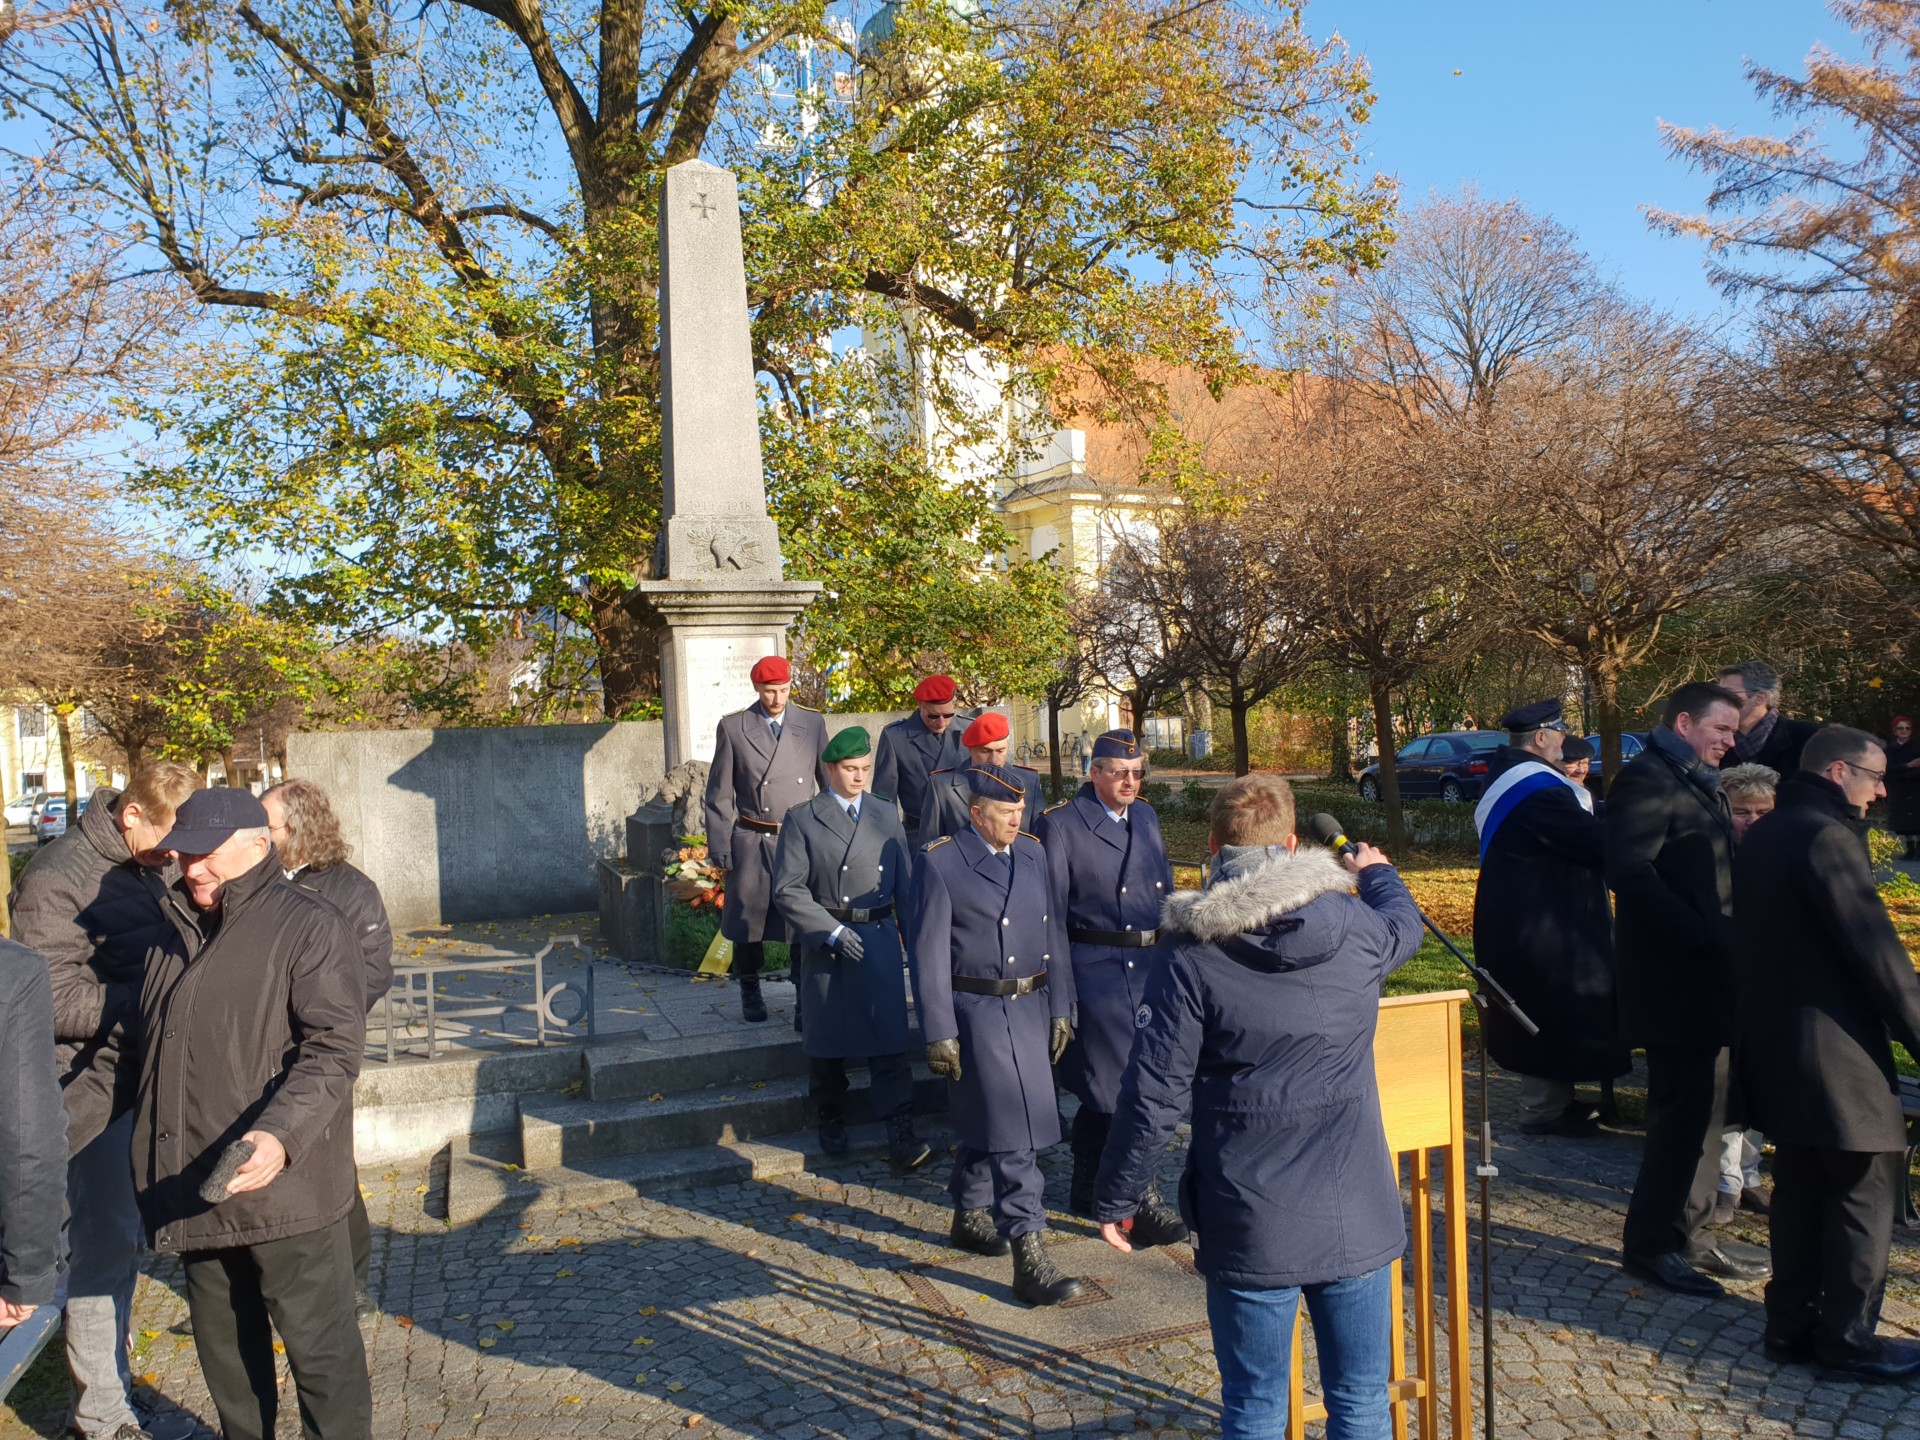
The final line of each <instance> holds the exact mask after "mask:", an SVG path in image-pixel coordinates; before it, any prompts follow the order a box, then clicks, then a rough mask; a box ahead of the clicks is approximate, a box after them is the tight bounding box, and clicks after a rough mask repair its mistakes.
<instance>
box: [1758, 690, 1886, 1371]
mask: <svg viewBox="0 0 1920 1440" xmlns="http://www.w3.org/2000/svg"><path fill="white" fill-rule="evenodd" d="M1800 764H1801V769H1800V771H1799V772H1798V773H1797V774H1795V775H1792V776H1789V777H1788V778H1787V779H1786V780H1785V781H1784V782H1783V783H1782V784H1781V786H1780V789H1779V792H1778V795H1777V797H1776V798H1777V802H1778V803H1777V804H1776V806H1775V808H1774V811H1773V813H1772V814H1771V815H1768V816H1766V817H1765V818H1764V819H1762V820H1760V821H1759V822H1758V823H1757V824H1756V825H1755V826H1754V827H1753V831H1752V833H1751V834H1750V835H1749V836H1748V837H1747V839H1746V842H1745V843H1744V844H1743V846H1742V847H1741V851H1740V863H1739V865H1738V866H1736V867H1735V870H1734V907H1733V913H1734V920H1735V926H1736V934H1737V935H1738V938H1739V945H1740V949H1739V955H1740V962H1739V963H1740V971H1739V976H1738V985H1739V1046H1738V1052H1737V1053H1738V1057H1739V1064H1740V1075H1741V1079H1742V1081H1743V1083H1744V1084H1745V1086H1746V1096H1747V1100H1748V1104H1749V1106H1750V1107H1751V1109H1752V1112H1753V1117H1752V1118H1753V1121H1754V1123H1755V1124H1756V1125H1758V1126H1760V1127H1761V1128H1762V1129H1764V1130H1765V1131H1766V1133H1767V1136H1768V1138H1769V1139H1771V1140H1772V1141H1773V1147H1774V1158H1773V1203H1772V1209H1771V1211H1770V1214H1769V1217H1768V1224H1769V1229H1770V1235H1771V1240H1772V1245H1773V1267H1774V1269H1773V1279H1772V1281H1771V1282H1770V1283H1769V1284H1768V1286H1767V1330H1766V1339H1765V1346H1766V1351H1767V1353H1768V1354H1769V1355H1771V1356H1772V1357H1773V1358H1775V1359H1776V1360H1782V1361H1788V1362H1801V1363H1804V1362H1807V1361H1812V1362H1813V1363H1815V1364H1817V1365H1818V1366H1819V1367H1820V1368H1821V1370H1822V1372H1823V1373H1824V1374H1826V1375H1828V1376H1830V1377H1832V1378H1837V1379H1856V1380H1870V1381H1871V1380H1902V1379H1905V1378H1907V1377H1908V1376H1911V1375H1916V1374H1920V1344H1916V1343H1915V1342H1913V1341H1911V1340H1889V1339H1882V1338H1881V1337H1880V1336H1878V1335H1877V1334H1876V1333H1875V1330H1876V1327H1877V1326H1878V1324H1879V1320H1880V1302H1881V1298H1882V1296H1883V1294H1884V1293H1885V1290H1886V1284H1887V1257H1888V1251H1889V1249H1890V1247H1891V1245H1892V1243H1893V1222H1894V1216H1895V1214H1896V1212H1897V1210H1898V1207H1899V1197H1900V1191H1901V1182H1902V1180H1903V1179H1904V1175H1903V1172H1904V1171H1905V1169H1906V1154H1905V1151H1906V1144H1907V1140H1906V1126H1905V1123H1904V1122H1903V1120H1902V1119H1901V1114H1900V1090H1899V1084H1898V1077H1897V1075H1896V1072H1895V1070H1894V1064H1893V1046H1892V1040H1893V1039H1898V1040H1899V1041H1900V1042H1901V1043H1902V1044H1903V1045H1905V1046H1906V1047H1907V1048H1908V1050H1909V1051H1910V1052H1911V1053H1915V1054H1920V980H1916V979H1915V977H1914V970H1913V961H1912V959H1911V958H1910V957H1909V956H1908V954H1907V951H1906V947H1905V946H1904V945H1902V944H1901V943H1900V937H1899V935H1898V934H1897V933H1896V932H1895V930H1894V928H1893V922H1892V921H1891V920H1890V919H1888V917H1887V909H1886V905H1885V903H1884V902H1883V901H1882V900H1881V898H1880V893H1879V891H1878V890H1877V889H1876V888H1875V886H1874V883H1873V867H1872V864H1871V862H1870V861H1869V860H1868V858H1867V843H1866V808H1867V806H1868V805H1870V804H1871V803H1872V802H1873V801H1874V799H1875V798H1876V797H1878V796H1880V795H1882V794H1884V793H1885V787H1884V785H1883V783H1882V782H1883V781H1884V778H1885V775H1886V753H1885V751H1883V750H1882V749H1881V747H1880V744H1879V742H1878V741H1876V740H1875V739H1874V738H1873V737H1872V736H1871V735H1868V734H1866V733H1864V732H1862V731H1859V730H1849V729H1846V728H1844V727H1840V726H1834V727H1832V728H1830V729H1826V730H1822V731H1820V732H1819V733H1818V734H1817V735H1815V736H1814V737H1813V739H1811V740H1809V741H1808V742H1807V744H1806V747H1805V749H1804V750H1802V752H1801V760H1800ZM1889 1031H1891V1032H1892V1033H1891V1035H1889Z"/></svg>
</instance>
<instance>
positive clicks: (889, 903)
mask: <svg viewBox="0 0 1920 1440" xmlns="http://www.w3.org/2000/svg"><path fill="white" fill-rule="evenodd" d="M871 752H872V742H871V741H870V739H869V738H868V736H867V732H866V731H865V730H864V729H862V728H861V727H860V726H858V725H849V726H848V727H847V728H846V729H844V730H842V731H841V732H840V733H839V734H837V735H835V736H834V737H833V738H832V739H831V740H829V741H828V742H827V748H826V750H825V751H823V752H822V753H821V756H820V763H821V764H822V765H823V766H825V768H826V772H827V786H828V788H827V789H826V790H825V791H823V792H822V793H820V794H818V795H816V796H814V797H813V799H811V800H809V801H808V802H807V803H806V804H804V805H798V806H795V807H794V808H793V809H791V810H789V811H787V818H786V823H785V824H783V825H782V826H781V827H780V848H779V853H778V855H777V857H776V859H775V863H774V882H773V903H774V905H775V906H776V907H777V908H778V910H779V911H780V916H781V918H782V919H783V920H785V921H786V924H787V930H788V932H789V933H790V934H791V935H792V937H793V939H792V944H793V945H794V946H795V955H794V967H793V968H794V975H795V978H796V981H797V983H798V984H799V986H800V1015H801V1022H800V1034H801V1039H802V1041H803V1044H804V1048H805V1050H806V1052H807V1064H808V1070H809V1074H810V1081H809V1087H808V1088H809V1090H810V1092H811V1094H812V1096H813V1103H814V1106H815V1108H816V1110H817V1112H818V1115H819V1120H820V1148H821V1149H823V1150H825V1151H826V1152H827V1154H829V1155H844V1154H846V1153H847V1125H846V1120H845V1117H844V1115H843V1113H842V1101H843V1099H844V1097H845V1095H846V1093H847V1061H848V1060H850V1059H860V1058H864V1059H865V1060H866V1062H867V1075H868V1077H869V1081H870V1085H871V1097H870V1098H871V1099H872V1101H873V1113H874V1114H875V1115H876V1116H877V1117H879V1119H880V1120H882V1121H883V1122H884V1123H885V1124H886V1127H887V1158H888V1160H889V1162H890V1163H891V1164H892V1167H893V1173H894V1174H895V1175H906V1174H909V1173H911V1172H912V1171H914V1170H917V1169H919V1168H920V1167H921V1166H922V1165H924V1164H926V1163H927V1161H928V1160H930V1159H932V1158H933V1152H932V1150H930V1149H929V1148H928V1147H927V1145H926V1142H925V1141H923V1140H921V1139H920V1138H919V1137H918V1136H916V1135H915V1134H914V1133H913V1072H912V1070H911V1069H910V1068H909V1066H908V1064H907V989H906V962H905V956H904V954H903V952H902V950H901V946H900V922H899V920H898V918H897V916H898V913H899V909H900V903H899V902H900V897H901V895H902V894H903V893H904V892H905V890H906V886H907V877H908V874H909V872H910V871H911V869H912V867H911V866H910V865H909V864H908V862H907V837H906V832H905V831H904V830H902V829H901V826H900V816H899V813H898V811H897V810H896V809H895V807H894V804H893V797H892V796H890V795H875V794H872V793H870V792H869V791H868V789H867V780H868V778H869V777H870V776H871V775H872V774H873V760H872V758H871Z"/></svg>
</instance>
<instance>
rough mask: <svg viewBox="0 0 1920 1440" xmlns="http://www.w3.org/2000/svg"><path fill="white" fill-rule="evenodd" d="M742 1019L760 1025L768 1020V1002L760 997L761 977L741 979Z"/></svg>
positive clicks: (746, 976)
mask: <svg viewBox="0 0 1920 1440" xmlns="http://www.w3.org/2000/svg"><path fill="white" fill-rule="evenodd" d="M740 1018H741V1019H743V1020H751V1021H752V1022H753V1023H754V1024H756V1025H758V1024H760V1023H761V1022H762V1021H764V1020H765V1019H766V1018H767V1002H766V1001H765V1000H763V999H762V998H761V997H760V977H759V976H758V975H742V976H741V977H740Z"/></svg>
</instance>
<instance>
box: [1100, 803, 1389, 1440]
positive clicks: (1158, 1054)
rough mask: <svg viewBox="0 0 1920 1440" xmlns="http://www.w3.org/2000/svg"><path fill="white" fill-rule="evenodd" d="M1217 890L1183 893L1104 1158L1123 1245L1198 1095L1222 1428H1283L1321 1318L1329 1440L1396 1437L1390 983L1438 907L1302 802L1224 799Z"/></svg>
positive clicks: (1172, 902) (1193, 1166)
mask: <svg viewBox="0 0 1920 1440" xmlns="http://www.w3.org/2000/svg"><path fill="white" fill-rule="evenodd" d="M1208 843H1209V844H1210V845H1211V846H1212V848H1213V852H1214V855H1215V857H1216V858H1215V862H1214V865H1213V869H1212V872H1211V874H1210V875H1209V877H1208V881H1207V888H1206V889H1205V890H1203V891H1199V892H1194V891H1182V892H1181V893H1180V894H1178V895H1174V896H1172V897H1170V898H1169V899H1168V901H1167V904H1166V910H1165V912H1164V918H1163V920H1162V924H1163V926H1164V928H1165V931H1166V933H1167V935H1168V937H1169V938H1170V940H1171V943H1172V947H1173V948H1172V953H1171V954H1170V955H1169V957H1168V959H1167V961H1166V963H1165V964H1164V965H1163V966H1162V967H1161V968H1160V970H1159V972H1158V974H1156V975H1155V977H1154V979H1153V982H1152V984H1151V985H1149V987H1148V989H1147V998H1146V1001H1145V1003H1144V1004H1142V1006H1141V1007H1140V1013H1139V1016H1138V1018H1137V1022H1136V1023H1137V1024H1138V1026H1139V1038H1138V1040H1137V1042H1136V1043H1135V1045H1134V1049H1133V1061H1132V1063H1131V1064H1130V1065H1129V1066H1128V1068H1127V1076H1126V1081H1125V1083H1124V1084H1123V1085H1122V1086H1121V1091H1120V1105H1119V1108H1118V1109H1117V1110H1116V1111H1115V1112H1114V1118H1113V1136H1112V1138H1111V1139H1110V1140H1109V1141H1108V1143H1107V1153H1106V1158H1105V1160H1104V1161H1103V1162H1102V1164H1101V1167H1100V1180H1099V1186H1098V1199H1097V1202H1096V1206H1095V1213H1096V1214H1097V1216H1098V1218H1099V1219H1100V1221H1101V1226H1100V1233H1101V1235H1102V1236H1103V1237H1104V1238H1105V1239H1106V1241H1107V1243H1108V1244H1110V1245H1112V1246H1114V1248H1115V1249H1118V1250H1121V1251H1123V1252H1124V1251H1127V1250H1130V1249H1132V1248H1133V1246H1132V1245H1131V1242H1130V1241H1129V1240H1128V1239H1127V1236H1126V1234H1125V1230H1124V1227H1125V1226H1126V1225H1127V1224H1128V1223H1130V1221H1132V1219H1133V1217H1135V1216H1136V1215H1137V1214H1138V1208H1137V1207H1138V1205H1139V1203H1140V1198H1141V1197H1142V1196H1143V1195H1144V1194H1145V1193H1146V1191H1147V1188H1148V1186H1149V1185H1150V1183H1151V1181H1152V1179H1153V1176H1154V1172H1155V1170H1156V1169H1157V1168H1158V1166H1159V1164H1160V1162H1161V1159H1162V1158H1163V1157H1164V1156H1165V1154H1166V1152H1167V1147H1168V1144H1169V1142H1171V1141H1172V1139H1173V1136H1174V1131H1175V1129H1176V1128H1177V1127H1178V1126H1179V1124H1180V1122H1181V1121H1182V1120H1183V1119H1185V1118H1186V1115H1187V1108H1188V1105H1189V1102H1191V1105H1192V1110H1193V1141H1192V1143H1191V1145H1189V1147H1188V1149H1187V1163H1186V1173H1185V1174H1184V1175H1183V1176H1182V1177H1181V1181H1180V1209H1181V1212H1182V1213H1183V1214H1184V1215H1185V1216H1186V1218H1187V1221H1188V1223H1189V1224H1191V1225H1192V1226H1193V1230H1194V1233H1195V1234H1196V1235H1197V1236H1198V1237H1199V1245H1198V1248H1197V1249H1196V1251H1195V1255H1194V1260H1195V1263H1196V1264H1197V1266H1198V1268H1199V1270H1200V1273H1201V1274H1202V1275H1204V1276H1205V1277H1206V1281H1207V1318H1208V1320H1209V1322H1210V1323H1211V1325H1212V1329H1213V1347H1214V1355H1215V1357H1216V1359H1217V1360H1218V1361H1219V1365H1220V1377H1221V1395H1220V1407H1221V1411H1222V1414H1221V1420H1222V1433H1223V1434H1224V1435H1225V1436H1227V1437H1229V1440H1232V1437H1236V1436H1241V1435H1261V1436H1267V1435H1281V1434H1285V1433H1286V1422H1287V1395H1288V1387H1289V1381H1290V1379H1291V1378H1292V1377H1291V1376H1290V1369H1291V1354H1292V1345H1291V1343H1290V1342H1291V1340H1292V1336H1293V1324H1294V1317H1295V1315H1296V1314H1297V1313H1298V1307H1299V1303H1300V1299H1301V1297H1302V1294H1303V1293H1304V1296H1305V1298H1306V1302H1307V1308H1308V1310H1309V1312H1310V1313H1311V1314H1312V1316H1313V1328H1314V1335H1315V1338H1316V1340H1317V1342H1318V1346H1317V1348H1318V1350H1319V1355H1320V1381H1321V1392H1322V1394H1324V1395H1325V1396H1326V1398H1327V1406H1328V1410H1329V1412H1330V1413H1329V1416H1328V1428H1329V1433H1331V1434H1339V1435H1351V1436H1363V1435H1364V1436H1386V1435H1388V1434H1389V1433H1390V1432H1391V1422H1390V1420H1389V1416H1388V1407H1387V1384H1388V1377H1389V1374H1390V1368H1391V1367H1390V1358H1391V1353H1392V1347H1391V1346H1390V1345H1389V1344H1388V1336H1389V1335H1390V1334H1391V1330H1392V1318H1391V1317H1392V1305H1393V1299H1394V1296H1393V1290H1392V1283H1393V1269H1392V1266H1393V1262H1394V1261H1395V1260H1397V1259H1398V1258H1399V1257H1400V1254H1401V1252H1402V1251H1403V1250H1404V1249H1405V1248H1406V1243H1407V1230H1406V1221H1405V1219H1404V1218H1403V1217H1402V1214H1401V1209H1400V1182H1399V1176H1398V1174H1397V1167H1396V1166H1395V1164H1394V1160H1393V1156H1392V1154H1391V1153H1390V1152H1389V1151H1388V1149H1387V1140H1386V1133H1385V1129H1384V1126H1383V1124H1382V1121H1381V1117H1380V1093H1379V1089H1378V1087H1377V1085H1376V1082H1375V1079H1374V1059H1373V1036H1374V1029H1375V1026H1376V1024H1377V1021H1378V1017H1379V1009H1380V985H1381V982H1382V981H1383V980H1385V979H1386V977H1387V976H1388V975H1389V974H1391V973H1392V972H1393V971H1394V970H1396V969H1398V968H1399V967H1400V966H1401V965H1403V964H1405V963H1406V962H1407V961H1408V960H1410V959H1412V958H1413V956H1414V954H1415V952H1417V951H1418V950H1419V948H1420V936H1421V922H1420V911H1419V909H1418V908H1417V907H1416V906H1415V905H1414V903H1413V897H1412V896H1411V895H1409V894H1408V893H1407V887H1406V886H1405V885H1404V884H1403V883H1402V882H1401V880H1400V877H1399V876H1398V875H1396V874H1395V873H1394V870H1393V867H1392V866H1391V865H1389V864H1388V863H1387V860H1386V857H1385V856H1384V855H1382V854H1381V853H1380V852H1379V851H1378V850H1376V849H1374V848H1373V847H1372V846H1371V845H1361V846H1359V847H1357V850H1356V853H1355V854H1354V855H1353V856H1352V858H1351V859H1348V860H1346V861H1344V862H1343V861H1342V860H1340V859H1337V858H1336V857H1335V856H1334V855H1333V854H1332V853H1331V852H1329V851H1327V850H1325V849H1322V848H1320V847H1317V846H1316V847H1312V848H1310V849H1301V848H1300V846H1299V840H1298V837H1297V835H1296V834H1295V832H1294V805H1293V792H1292V789H1291V787H1289V786H1288V784H1287V782H1286V781H1284V780H1282V779H1280V778H1279V777H1278V776H1274V775H1246V776H1242V777H1241V778H1240V779H1238V780H1234V781H1231V782H1230V783H1228V784H1227V785H1224V786H1222V787H1221V789H1220V790H1219V791H1218V792H1217V793H1216V794H1215V796H1214V800H1213V809H1212V816H1211V822H1210V835H1209V842H1208Z"/></svg>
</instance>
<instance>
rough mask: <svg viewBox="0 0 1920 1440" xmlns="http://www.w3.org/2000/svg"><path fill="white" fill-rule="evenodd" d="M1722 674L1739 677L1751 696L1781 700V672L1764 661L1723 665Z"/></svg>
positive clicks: (1744, 661)
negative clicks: (1763, 696)
mask: <svg viewBox="0 0 1920 1440" xmlns="http://www.w3.org/2000/svg"><path fill="white" fill-rule="evenodd" d="M1720 673H1721V674H1722V675H1738V676H1739V677H1740V683H1741V684H1742V685H1744V686H1746V687H1747V693H1748V694H1749V695H1765V696H1766V697H1767V698H1768V699H1770V700H1773V701H1775V702H1778V700H1779V699H1780V672H1779V671H1778V670H1776V669H1774V668H1773V666H1771V665H1769V664H1768V663H1767V662H1766V661H1764V660H1743V661H1741V662H1740V663H1739V664H1738V665H1722V666H1721V667H1720Z"/></svg>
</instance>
